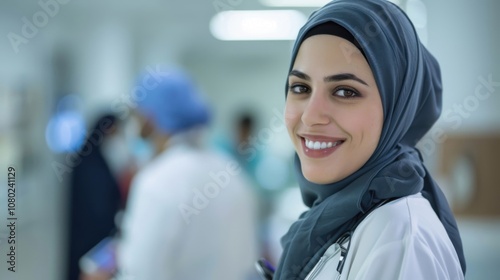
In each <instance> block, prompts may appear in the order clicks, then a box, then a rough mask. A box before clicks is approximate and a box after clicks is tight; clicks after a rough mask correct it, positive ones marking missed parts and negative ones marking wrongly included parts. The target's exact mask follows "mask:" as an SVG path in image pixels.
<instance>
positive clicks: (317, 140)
mask: <svg viewBox="0 0 500 280" xmlns="http://www.w3.org/2000/svg"><path fill="white" fill-rule="evenodd" d="M300 140H301V143H302V150H303V151H304V154H305V155H306V156H308V157H311V158H322V157H327V156H329V155H330V154H332V153H333V152H335V151H336V150H337V149H338V148H339V147H340V146H341V145H342V143H344V141H345V139H343V138H333V137H324V136H300Z"/></svg>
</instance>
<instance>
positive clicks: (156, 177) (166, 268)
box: [117, 143, 258, 280]
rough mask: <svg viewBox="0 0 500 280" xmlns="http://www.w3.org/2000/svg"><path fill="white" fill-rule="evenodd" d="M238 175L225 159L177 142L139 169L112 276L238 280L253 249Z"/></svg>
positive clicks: (251, 218)
mask: <svg viewBox="0 0 500 280" xmlns="http://www.w3.org/2000/svg"><path fill="white" fill-rule="evenodd" d="M242 172H243V171H242V170H241V168H239V167H238V166H237V165H236V162H235V161H234V160H232V159H230V158H226V157H222V156H221V155H219V154H215V153H213V152H209V151H202V150H197V149H194V148H192V147H190V146H188V145H183V144H179V143H177V144H176V145H175V146H173V147H170V148H168V149H167V150H166V151H165V152H163V153H162V154H160V155H159V156H158V157H157V158H156V159H155V160H154V161H152V162H151V163H150V164H149V165H147V166H146V167H145V168H144V169H143V170H142V171H141V172H140V173H139V174H137V176H136V178H135V179H134V181H133V183H132V190H131V193H130V196H129V202H128V204H127V209H126V212H125V215H124V219H123V227H122V239H121V242H120V245H119V247H118V250H117V251H118V252H117V260H118V268H119V271H120V273H119V275H120V276H119V277H117V278H118V279H131V280H134V279H135V280H160V279H176V280H178V279H217V280H220V279H245V278H246V277H247V275H248V273H249V272H251V271H253V270H254V268H253V264H254V261H255V259H256V257H257V249H258V247H257V241H256V225H255V222H256V221H255V213H254V212H255V211H256V209H255V201H254V195H253V193H252V192H251V190H250V189H249V187H248V186H247V184H246V180H245V178H244V176H243V174H242ZM226 175H227V176H226Z"/></svg>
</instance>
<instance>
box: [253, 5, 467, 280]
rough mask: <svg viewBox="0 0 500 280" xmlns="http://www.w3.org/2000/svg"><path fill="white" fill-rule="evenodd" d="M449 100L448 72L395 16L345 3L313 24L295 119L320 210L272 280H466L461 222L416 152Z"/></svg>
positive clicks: (310, 190) (290, 90)
mask: <svg viewBox="0 0 500 280" xmlns="http://www.w3.org/2000/svg"><path fill="white" fill-rule="evenodd" d="M441 93H442V88H441V76H440V70H439V65H438V63H437V61H436V60H435V59H434V57H433V56H432V55H431V54H430V53H429V52H428V51H427V49H426V48H425V47H424V45H422V44H421V43H420V41H419V39H418V37H417V34H416V32H415V29H414V27H413V25H412V23H411V22H410V21H409V19H408V17H407V16H406V15H405V14H404V12H403V11H402V10H400V9H399V8H398V7H397V6H396V5H394V4H392V3H390V2H387V1H384V0H337V1H332V2H330V3H328V4H327V5H326V6H324V7H323V8H321V9H319V10H318V11H316V12H314V13H313V14H312V15H311V16H310V17H309V20H308V21H307V22H306V24H305V25H304V26H303V27H302V29H301V30H300V32H299V34H298V37H297V40H296V41H295V45H294V48H293V53H292V60H291V63H290V68H289V72H288V80H287V85H286V108H285V120H286V126H287V129H288V132H289V136H290V139H291V141H292V142H293V144H294V147H295V151H296V157H295V169H296V175H297V179H298V182H299V185H300V189H301V193H302V199H303V201H304V203H305V204H306V206H308V207H309V208H310V209H309V210H308V211H306V212H304V213H303V214H302V215H301V216H300V219H299V220H297V221H296V222H295V223H294V224H293V225H292V226H291V227H290V229H289V231H288V233H287V234H285V236H283V238H282V240H281V242H282V246H283V254H282V256H281V258H280V262H279V265H278V267H277V270H276V272H275V273H274V275H273V276H272V279H365V280H366V279H373V280H375V279H376V280H380V279H389V280H390V279H426V280H428V279H463V278H464V274H465V259H464V255H463V251H462V243H461V239H460V234H459V232H458V229H457V226H456V223H455V219H454V217H453V214H452V213H451V210H450V208H449V206H448V203H447V201H446V199H445V197H444V195H443V193H442V192H441V190H440V188H439V186H437V184H436V183H435V182H434V180H433V179H432V177H431V176H430V174H429V172H428V171H427V169H426V168H425V166H424V164H423V162H422V159H421V156H420V153H419V151H418V150H417V149H416V148H415V144H416V143H417V142H418V141H419V140H420V139H421V138H422V136H423V135H424V134H425V133H427V132H428V131H429V129H430V128H431V127H432V126H433V124H434V122H435V121H436V120H437V119H438V117H439V115H440V112H441V99H442V97H441ZM260 264H265V262H260ZM262 271H263V272H264V273H267V274H272V273H271V272H270V268H269V267H268V266H267V265H265V266H263V269H262ZM268 279H269V278H268Z"/></svg>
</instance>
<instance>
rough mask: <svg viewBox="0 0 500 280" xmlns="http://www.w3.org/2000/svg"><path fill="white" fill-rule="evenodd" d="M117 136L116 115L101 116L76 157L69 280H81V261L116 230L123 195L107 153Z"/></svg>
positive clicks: (70, 208) (71, 210)
mask: <svg viewBox="0 0 500 280" xmlns="http://www.w3.org/2000/svg"><path fill="white" fill-rule="evenodd" d="M117 134H118V120H117V118H116V117H115V116H114V115H111V114H106V115H104V116H102V117H100V118H99V119H98V120H97V122H96V124H95V125H94V127H93V128H92V130H91V131H90V133H89V134H88V137H87V139H86V141H85V143H84V144H83V146H82V148H81V150H80V151H79V152H78V153H75V154H74V157H75V158H76V159H75V161H77V160H78V161H79V163H78V164H76V166H75V167H74V168H73V172H72V174H71V175H72V176H71V188H70V191H69V192H70V195H69V238H68V240H69V244H68V245H69V246H68V249H69V253H68V254H69V255H68V262H69V263H68V266H67V267H68V275H67V279H68V280H78V279H79V274H80V270H79V260H80V258H81V257H82V256H83V255H84V254H85V253H87V252H88V251H89V250H90V249H91V248H92V247H94V246H95V245H96V244H98V243H99V242H100V241H101V240H102V239H104V238H105V237H107V236H109V235H111V234H113V233H114V231H115V230H116V226H115V215H116V213H117V212H118V211H119V210H120V206H121V201H122V195H121V191H120V189H121V187H120V185H119V183H118V180H117V177H116V176H115V173H114V172H113V170H112V167H111V165H112V164H110V159H109V157H107V156H106V155H105V154H106V153H108V152H106V151H104V150H105V149H106V148H109V147H110V145H111V146H113V143H114V142H115V141H113V139H114V137H115V135H117Z"/></svg>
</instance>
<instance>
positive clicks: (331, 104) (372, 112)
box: [285, 35, 384, 184]
mask: <svg viewBox="0 0 500 280" xmlns="http://www.w3.org/2000/svg"><path fill="white" fill-rule="evenodd" d="M285 120H286V126H287V129H288V133H289V135H290V138H291V139H292V142H293V144H294V146H295V150H296V151H297V154H298V155H299V158H300V161H301V165H302V173H303V174H304V176H305V178H306V179H307V180H309V181H311V182H314V183H317V184H326V183H333V182H337V181H340V180H342V179H344V178H345V177H347V176H349V175H350V174H352V173H354V172H355V171H356V170H358V169H359V168H361V166H363V164H365V163H366V162H367V161H368V159H369V158H370V156H371V155H372V154H373V152H374V151H375V148H376V147H377V144H378V141H379V138H380V134H381V131H382V125H383V121H384V116H383V108H382V101H381V99H380V94H379V92H378V89H377V84H376V82H375V78H374V77H373V73H372V71H371V69H370V66H369V65H368V62H367V61H366V59H365V58H364V56H363V55H362V53H361V52H360V51H359V50H358V49H357V48H356V47H355V46H354V45H353V44H352V43H351V42H349V41H347V40H345V39H343V38H340V37H337V36H332V35H315V36H312V37H309V38H307V39H306V40H305V41H304V42H303V43H302V45H301V46H300V49H299V52H298V54H297V58H296V59H295V63H294V65H293V69H292V71H291V72H290V73H289V77H288V96H287V100H286V108H285Z"/></svg>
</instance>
